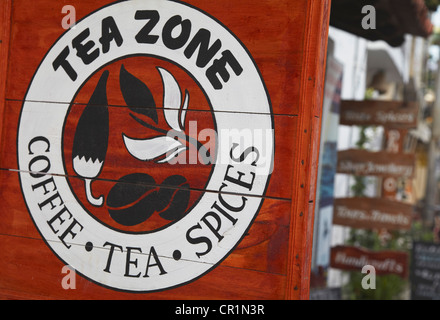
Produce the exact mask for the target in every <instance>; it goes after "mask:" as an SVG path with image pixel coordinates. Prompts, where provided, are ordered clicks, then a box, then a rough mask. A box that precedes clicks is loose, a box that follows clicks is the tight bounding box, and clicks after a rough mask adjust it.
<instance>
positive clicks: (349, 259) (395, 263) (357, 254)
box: [330, 246, 409, 278]
mask: <svg viewBox="0 0 440 320" xmlns="http://www.w3.org/2000/svg"><path fill="white" fill-rule="evenodd" d="M408 259H409V256H408V253H406V252H403V251H391V250H388V251H378V252H374V251H370V250H366V249H363V248H358V247H349V246H337V247H333V248H332V249H331V252H330V267H332V268H336V269H341V270H347V271H358V272H361V271H362V268H363V267H364V266H367V265H370V266H373V267H374V268H375V271H376V274H377V275H385V274H396V275H398V276H400V277H402V278H406V277H407V276H408V270H409V269H408V268H409V267H408V262H409V261H408Z"/></svg>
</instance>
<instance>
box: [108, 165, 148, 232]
mask: <svg viewBox="0 0 440 320" xmlns="http://www.w3.org/2000/svg"><path fill="white" fill-rule="evenodd" d="M155 203H157V187H156V186H155V181H154V179H153V177H151V176H150V175H148V174H145V173H134V174H130V175H126V176H124V177H122V178H121V179H119V181H118V182H117V183H116V184H115V185H114V186H113V188H112V189H111V190H110V192H109V193H108V196H107V207H108V211H109V213H110V216H111V217H112V218H113V220H115V221H116V222H117V223H119V224H122V225H124V226H134V225H137V224H139V223H142V222H144V221H146V220H147V219H148V218H149V217H151V215H152V214H153V213H154V212H155V211H156V208H155V205H154V204H155Z"/></svg>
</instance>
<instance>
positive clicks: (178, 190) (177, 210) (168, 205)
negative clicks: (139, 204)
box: [156, 175, 190, 221]
mask: <svg viewBox="0 0 440 320" xmlns="http://www.w3.org/2000/svg"><path fill="white" fill-rule="evenodd" d="M189 197H190V190H189V184H188V182H187V180H186V179H185V177H182V176H179V175H174V176H170V177H168V178H166V179H165V180H164V181H163V182H162V184H161V188H160V189H159V191H158V194H157V198H158V204H157V207H156V210H157V211H158V212H159V216H160V217H161V218H163V219H165V220H170V221H174V220H177V219H179V218H181V217H183V215H184V214H185V211H186V209H187V207H188V202H189Z"/></svg>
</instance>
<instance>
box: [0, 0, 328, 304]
mask: <svg viewBox="0 0 440 320" xmlns="http://www.w3.org/2000/svg"><path fill="white" fill-rule="evenodd" d="M329 3H330V1H327V0H326V1H306V0H294V1H291V0H280V1H276V2H267V1H266V2H258V3H255V1H250V0H241V1H235V0H234V1H233V0H226V1H222V2H221V3H218V2H214V1H206V0H188V1H165V0H149V1H145V0H130V1H109V0H96V1H88V0H72V1H69V5H64V4H63V3H61V2H57V1H55V2H54V1H53V0H35V1H31V2H30V1H28V0H14V1H12V0H3V1H1V2H0V18H1V20H0V31H1V35H0V36H1V37H2V38H1V39H0V40H1V42H0V47H1V50H0V55H1V56H0V70H2V71H3V72H2V73H1V75H0V77H1V81H0V84H2V86H1V88H0V90H1V91H0V97H2V100H1V101H0V111H1V113H0V114H1V121H0V123H1V124H2V125H3V128H2V131H1V132H2V135H1V153H0V161H1V169H2V170H0V181H1V187H0V198H1V199H2V214H1V215H0V298H12V299H23V298H37V299H38V298H44V299H78V298H81V299H115V298H117V299H306V298H308V297H309V281H308V279H309V274H310V261H311V249H312V230H313V212H314V199H315V186H316V174H317V165H318V150H319V138H320V127H321V106H322V96H323V84H324V75H325V59H326V45H327V33H328V20H329V13H330V4H329ZM255 30H258V32H255ZM6 66H7V68H6ZM5 70H7V71H5ZM66 267H68V269H66ZM68 270H71V271H72V272H74V275H75V276H74V277H73V278H70V281H67V282H66V281H63V279H64V277H66V276H69V274H67V273H69V271H68ZM66 283H67V284H66ZM69 283H70V284H71V286H72V283H74V286H75V289H72V287H71V286H70V287H69Z"/></svg>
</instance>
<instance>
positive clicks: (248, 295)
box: [0, 235, 285, 300]
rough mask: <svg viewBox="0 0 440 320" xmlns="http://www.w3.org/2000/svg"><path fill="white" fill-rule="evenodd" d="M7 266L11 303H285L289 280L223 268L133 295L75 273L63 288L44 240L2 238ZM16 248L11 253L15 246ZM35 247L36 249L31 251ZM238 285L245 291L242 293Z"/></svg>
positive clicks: (4, 276)
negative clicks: (72, 286)
mask: <svg viewBox="0 0 440 320" xmlns="http://www.w3.org/2000/svg"><path fill="white" fill-rule="evenodd" d="M0 240H1V241H0V248H1V253H0V255H1V258H2V268H1V270H0V279H1V281H0V292H1V295H0V296H3V297H5V298H9V299H29V298H31V299H63V300H65V299H69V300H76V299H84V298H85V297H87V298H88V299H100V300H101V299H105V300H107V299H123V300H126V299H129V300H138V299H139V300H145V299H147V300H158V299H160V300H162V299H165V300H168V299H177V300H205V299H220V300H228V299H251V300H254V299H255V300H271V299H273V300H279V299H283V296H284V286H285V284H284V283H285V276H282V275H279V274H269V273H265V272H258V271H252V270H250V269H240V272H237V269H236V268H232V267H226V266H224V267H218V268H216V269H215V270H213V272H212V273H210V274H208V275H207V276H205V277H202V278H200V279H198V280H196V281H195V282H192V283H189V284H187V285H186V286H183V287H180V288H176V289H171V290H167V291H164V292H157V293H148V294H133V293H128V292H121V291H114V290H110V289H108V288H105V287H103V286H100V285H97V284H96V283H93V282H91V281H90V280H88V279H86V278H83V277H82V276H81V275H80V274H78V273H76V274H75V279H76V281H75V282H76V288H75V289H67V290H66V289H64V288H63V286H62V281H63V278H64V277H65V276H66V275H68V274H67V273H66V272H64V273H63V272H62V271H63V267H64V265H63V263H62V262H61V261H59V260H58V259H57V258H56V257H55V256H54V254H53V253H52V252H51V251H50V250H49V248H48V247H47V245H46V244H45V243H44V241H42V240H39V239H29V238H23V237H13V236H6V235H0ZM11 247H13V248H14V249H13V250H11V249H10V248H11ZM29 248H32V250H29ZM237 286H239V287H240V288H241V290H237V289H236V288H237Z"/></svg>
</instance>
